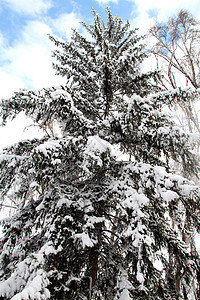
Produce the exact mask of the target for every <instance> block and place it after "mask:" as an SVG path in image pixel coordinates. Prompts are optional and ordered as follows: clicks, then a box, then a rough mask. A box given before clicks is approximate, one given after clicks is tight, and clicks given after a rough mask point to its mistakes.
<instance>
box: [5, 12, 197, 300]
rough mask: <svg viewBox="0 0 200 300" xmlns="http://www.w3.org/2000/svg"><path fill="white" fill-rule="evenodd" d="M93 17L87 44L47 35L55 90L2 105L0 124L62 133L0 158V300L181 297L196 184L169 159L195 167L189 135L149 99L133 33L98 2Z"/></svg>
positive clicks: (190, 266)
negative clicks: (2, 214)
mask: <svg viewBox="0 0 200 300" xmlns="http://www.w3.org/2000/svg"><path fill="white" fill-rule="evenodd" d="M93 13H94V18H95V20H94V25H90V26H87V25H86V24H83V25H84V27H85V28H86V29H87V31H88V32H89V34H90V35H91V40H87V39H86V38H85V37H83V36H82V35H81V34H80V33H78V32H76V31H74V35H73V36H72V39H71V41H70V42H63V41H60V40H58V39H57V38H55V37H50V38H51V40H53V41H54V43H55V45H56V46H58V50H56V51H55V52H54V56H55V57H56V58H57V61H58V63H57V64H55V65H54V67H55V68H56V70H57V73H58V74H62V75H63V76H65V78H66V85H65V86H60V87H53V88H48V89H42V90H39V91H27V90H21V91H19V92H18V93H15V94H14V95H13V97H12V98H11V99H8V100H2V101H1V113H0V114H1V117H2V119H3V124H6V121H7V119H8V118H14V117H15V116H16V115H17V114H18V113H19V112H21V111H23V112H24V113H25V114H26V115H27V116H29V117H31V118H32V119H33V121H34V122H35V123H37V124H39V125H40V126H42V127H44V126H46V127H47V126H50V125H51V124H52V122H55V121H56V122H57V123H58V124H60V126H61V127H62V136H61V137H59V138H58V137H53V136H51V137H50V136H48V135H46V136H45V137H44V138H43V139H41V140H39V139H34V140H27V141H22V142H20V143H18V144H15V145H13V146H12V147H9V148H6V149H4V151H3V153H2V154H1V156H0V165H1V169H0V170H1V177H0V190H1V201H2V203H1V205H2V206H3V205H4V204H5V203H6V201H11V203H12V204H13V205H14V206H15V208H16V210H15V213H14V214H13V215H12V216H11V217H9V218H6V219H4V220H3V221H2V226H3V235H2V237H1V244H0V249H1V255H0V280H1V281H0V297H1V298H0V299H12V300H17V299H18V300H19V299H55V300H56V299H59V300H60V299H63V300H64V299H70V300H71V299H77V300H78V299H79V300H83V299H88V300H92V299H102V300H103V299H109V300H123V299H126V300H128V299H152V300H153V299H154V300H156V299H181V298H184V299H188V297H189V293H190V284H193V285H196V291H195V294H193V295H192V296H196V295H198V289H199V286H198V278H199V272H200V270H199V256H198V254H197V251H196V250H195V247H190V245H191V243H189V242H188V241H189V239H190V238H191V237H192V236H193V234H194V233H196V232H198V231H199V217H198V215H199V190H198V188H197V187H196V186H195V185H194V184H193V183H192V182H191V181H189V180H188V179H186V178H183V177H181V176H180V175H176V174H173V173H172V171H171V170H170V163H171V161H172V160H175V161H179V162H182V163H183V168H184V170H185V172H187V173H188V174H189V173H191V172H194V173H197V172H198V164H197V161H196V158H195V157H194V155H193V154H192V145H191V142H190V141H191V139H190V136H189V135H187V134H185V133H184V132H182V131H181V130H180V129H179V128H178V127H177V126H175V125H174V124H173V122H172V121H171V120H169V119H168V117H167V116H166V115H165V114H164V113H162V110H161V108H162V103H163V99H165V98H166V97H167V96H166V94H165V95H163V94H162V93H158V94H154V95H151V93H152V92H153V91H154V92H155V91H156V88H155V86H154V85H153V81H152V78H153V77H154V78H155V76H156V74H154V73H148V74H141V72H140V68H139V64H140V63H141V62H142V61H143V59H144V57H145V54H144V52H143V48H142V46H141V45H140V44H139V42H140V38H138V37H137V35H136V32H135V31H132V30H130V28H129V23H128V22H127V23H125V25H124V24H123V22H122V20H121V19H120V18H118V17H113V16H112V14H111V12H110V10H109V9H107V24H105V23H104V22H103V21H102V20H101V19H100V17H99V16H98V14H97V13H96V12H93ZM171 97H173V95H171ZM168 98H170V97H168ZM119 151H121V152H120V153H123V154H124V155H123V157H121V158H120V157H118V153H119ZM127 157H128V158H127ZM186 218H187V224H190V227H189V228H188V227H187V228H186V226H185V222H184V220H185V219H186ZM185 237H187V238H185ZM158 263H159V267H158ZM177 278H178V279H177Z"/></svg>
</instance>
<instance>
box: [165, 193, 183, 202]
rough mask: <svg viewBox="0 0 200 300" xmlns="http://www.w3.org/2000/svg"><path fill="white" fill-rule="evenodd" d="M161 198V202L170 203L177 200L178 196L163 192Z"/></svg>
mask: <svg viewBox="0 0 200 300" xmlns="http://www.w3.org/2000/svg"><path fill="white" fill-rule="evenodd" d="M161 196H162V198H163V200H164V201H166V202H170V201H173V200H175V199H178V198H179V195H178V194H177V193H176V192H173V191H164V192H163V191H162V192H161Z"/></svg>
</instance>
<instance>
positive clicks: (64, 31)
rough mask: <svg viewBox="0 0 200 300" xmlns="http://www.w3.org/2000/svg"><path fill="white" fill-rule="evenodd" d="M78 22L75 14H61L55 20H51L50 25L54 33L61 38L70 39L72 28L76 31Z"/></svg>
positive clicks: (78, 25)
mask: <svg viewBox="0 0 200 300" xmlns="http://www.w3.org/2000/svg"><path fill="white" fill-rule="evenodd" d="M80 21H81V19H79V18H78V17H77V15H76V14H75V13H73V12H72V13H69V14H62V15H60V16H59V17H58V18H57V19H52V20H51V21H50V24H51V26H52V28H53V30H54V31H56V32H57V33H59V35H61V36H62V37H63V38H65V39H66V38H67V39H70V37H71V34H72V28H73V29H78V28H79V27H80Z"/></svg>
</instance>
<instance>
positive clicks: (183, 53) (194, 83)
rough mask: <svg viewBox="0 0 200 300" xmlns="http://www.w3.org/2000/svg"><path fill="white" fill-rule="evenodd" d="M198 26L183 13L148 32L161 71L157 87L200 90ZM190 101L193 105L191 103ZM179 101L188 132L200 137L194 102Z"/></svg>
mask: <svg viewBox="0 0 200 300" xmlns="http://www.w3.org/2000/svg"><path fill="white" fill-rule="evenodd" d="M199 25H200V24H199V22H198V21H197V20H195V19H194V17H193V16H192V15H191V14H190V13H189V12H188V11H185V10H181V11H180V12H179V13H178V15H177V16H175V17H171V18H169V19H168V21H167V22H166V23H164V24H156V25H155V26H153V27H152V28H151V29H150V35H151V36H152V37H154V38H155V43H153V46H152V47H151V49H150V52H151V53H152V54H153V55H154V56H155V58H156V62H157V67H158V68H159V69H161V70H163V71H164V73H163V74H164V76H162V77H160V84H161V86H162V87H163V88H164V89H170V88H173V89H177V88H180V87H182V88H185V87H187V88H188V87H192V88H193V89H198V88H199V87H200V77H199V74H200V60H199V57H200V50H199V49H200V27H199ZM192 100H193V101H192ZM192 100H191V99H190V98H189V99H188V101H186V102H185V101H179V102H176V104H178V105H179V107H181V109H182V111H183V112H184V115H185V116H186V118H187V123H188V128H189V130H190V132H192V131H194V130H195V131H197V132H198V133H200V126H199V119H198V110H197V108H196V106H195V100H196V99H195V98H193V99H192Z"/></svg>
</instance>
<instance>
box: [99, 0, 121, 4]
mask: <svg viewBox="0 0 200 300" xmlns="http://www.w3.org/2000/svg"><path fill="white" fill-rule="evenodd" d="M96 1H97V2H98V3H99V4H108V3H109V2H114V3H118V0H96Z"/></svg>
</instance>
